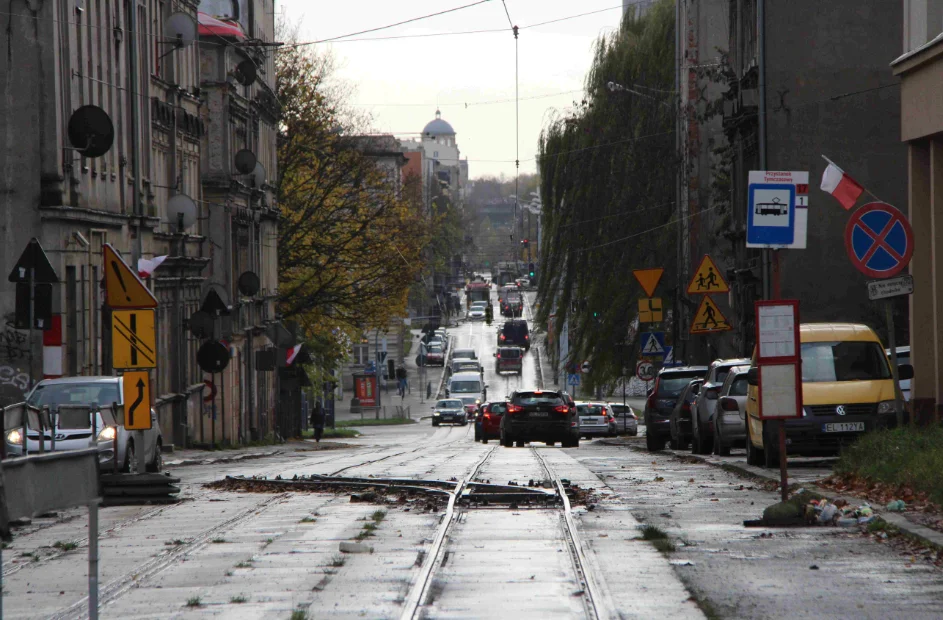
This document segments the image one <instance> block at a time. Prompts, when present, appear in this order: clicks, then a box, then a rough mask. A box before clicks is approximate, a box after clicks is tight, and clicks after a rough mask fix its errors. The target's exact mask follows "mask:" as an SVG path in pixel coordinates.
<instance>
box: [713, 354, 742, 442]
mask: <svg viewBox="0 0 943 620" xmlns="http://www.w3.org/2000/svg"><path fill="white" fill-rule="evenodd" d="M749 372H750V367H749V366H734V367H733V368H731V369H730V372H729V373H728V374H727V378H726V379H725V380H724V384H723V385H722V386H720V394H719V395H718V399H717V409H716V410H715V411H714V454H717V455H720V456H729V455H730V448H732V447H734V446H737V447H740V446H742V445H743V440H744V438H745V437H746V435H747V425H746V407H747V388H748V387H749V384H748V382H747V375H748V374H749Z"/></svg>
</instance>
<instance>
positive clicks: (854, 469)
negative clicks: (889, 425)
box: [835, 424, 943, 504]
mask: <svg viewBox="0 0 943 620" xmlns="http://www.w3.org/2000/svg"><path fill="white" fill-rule="evenodd" d="M940 471H943V425H939V424H935V425H933V426H929V427H915V426H905V427H903V428H896V429H892V430H882V431H875V432H872V433H868V434H866V435H864V436H863V437H861V438H860V439H859V440H858V441H856V442H855V443H854V444H852V445H851V446H849V447H848V448H845V449H844V450H842V453H841V456H840V457H839V459H838V463H837V464H836V465H835V473H837V474H846V475H854V476H860V477H862V478H866V479H868V480H869V481H871V482H883V483H885V484H889V485H892V486H906V487H910V488H911V489H913V490H914V491H916V492H918V493H919V492H922V493H926V494H927V495H928V496H929V498H930V500H931V501H933V502H935V503H937V504H943V476H940Z"/></svg>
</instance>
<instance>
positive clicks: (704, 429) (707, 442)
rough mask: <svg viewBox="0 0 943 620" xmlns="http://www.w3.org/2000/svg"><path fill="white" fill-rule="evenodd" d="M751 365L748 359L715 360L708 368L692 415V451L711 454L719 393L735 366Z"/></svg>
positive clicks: (693, 452)
mask: <svg viewBox="0 0 943 620" xmlns="http://www.w3.org/2000/svg"><path fill="white" fill-rule="evenodd" d="M744 364H746V365H749V364H750V360H749V359H748V358H747V359H729V360H715V361H714V362H712V363H711V365H710V366H709V367H708V369H707V375H706V376H705V377H704V384H703V385H702V386H701V390H700V392H698V395H697V402H696V403H695V405H694V411H695V415H692V416H691V453H692V454H710V453H711V451H712V450H713V447H714V422H713V420H714V410H715V409H716V408H717V395H718V392H719V391H720V386H722V385H723V384H724V379H726V378H727V373H729V372H730V369H731V368H734V367H735V366H743V365H744Z"/></svg>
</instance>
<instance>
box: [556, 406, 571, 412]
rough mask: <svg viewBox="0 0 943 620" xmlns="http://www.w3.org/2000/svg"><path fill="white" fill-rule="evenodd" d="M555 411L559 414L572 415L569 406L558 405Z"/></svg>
mask: <svg viewBox="0 0 943 620" xmlns="http://www.w3.org/2000/svg"><path fill="white" fill-rule="evenodd" d="M553 410H554V411H556V412H557V413H570V408H569V407H568V406H567V405H557V406H556V407H554V408H553Z"/></svg>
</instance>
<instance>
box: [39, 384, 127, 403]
mask: <svg viewBox="0 0 943 620" xmlns="http://www.w3.org/2000/svg"><path fill="white" fill-rule="evenodd" d="M119 400H120V399H119V398H118V384H117V383H114V382H107V383H106V382H103V383H49V384H45V385H38V386H36V389H35V390H34V391H33V393H32V394H30V397H29V400H28V402H29V404H30V405H33V406H34V407H49V408H50V409H54V408H56V407H58V406H59V405H91V404H93V403H98V404H99V405H110V404H111V403H114V402H119Z"/></svg>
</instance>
